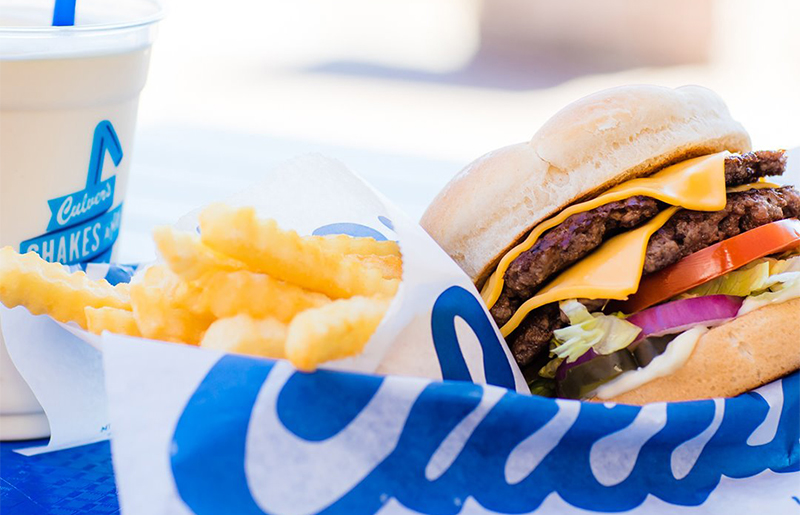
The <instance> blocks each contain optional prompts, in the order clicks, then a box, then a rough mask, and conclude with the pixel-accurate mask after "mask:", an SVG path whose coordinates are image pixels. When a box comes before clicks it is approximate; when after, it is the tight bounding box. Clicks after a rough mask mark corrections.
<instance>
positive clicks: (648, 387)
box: [592, 299, 800, 405]
mask: <svg viewBox="0 0 800 515" xmlns="http://www.w3.org/2000/svg"><path fill="white" fill-rule="evenodd" d="M799 326H800V299H793V300H790V301H787V302H782V303H780V304H771V305H768V306H764V307H763V308H760V309H757V310H755V311H751V312H750V313H748V314H746V315H744V316H741V317H738V318H736V319H734V320H731V321H730V322H728V323H725V324H722V325H721V326H718V327H715V328H714V329H712V330H710V331H709V332H707V333H706V334H704V335H703V336H702V338H700V340H699V341H698V342H697V345H696V346H695V348H694V351H693V352H692V355H691V356H689V360H688V361H687V362H686V364H685V365H684V366H682V367H681V368H680V370H678V371H677V372H675V373H674V374H670V375H668V376H665V377H660V378H658V379H655V380H653V381H650V382H649V383H647V384H644V385H642V386H640V387H639V388H636V389H634V390H631V391H629V392H626V393H623V394H622V395H618V396H617V397H613V398H611V399H604V401H605V402H616V403H620V404H638V405H641V404H647V403H648V402H678V401H691V400H699V399H712V398H715V397H734V396H736V395H739V394H741V393H744V392H747V391H750V390H752V389H754V388H758V387H759V386H761V385H764V384H767V383H769V382H771V381H774V380H776V379H778V378H780V377H783V376H785V375H786V374H788V373H790V372H793V371H795V370H797V369H798V368H800V327H799ZM592 400H593V401H599V400H600V399H596V398H595V399H592Z"/></svg>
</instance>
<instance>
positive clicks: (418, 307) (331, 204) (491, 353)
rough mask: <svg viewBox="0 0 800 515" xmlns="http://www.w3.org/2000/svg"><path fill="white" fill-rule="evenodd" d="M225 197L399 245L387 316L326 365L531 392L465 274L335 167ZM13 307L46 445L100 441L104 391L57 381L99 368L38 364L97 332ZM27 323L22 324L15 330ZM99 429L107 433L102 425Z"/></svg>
mask: <svg viewBox="0 0 800 515" xmlns="http://www.w3.org/2000/svg"><path fill="white" fill-rule="evenodd" d="M227 202H228V203H230V204H233V205H245V206H254V207H256V209H257V211H258V213H259V215H260V216H263V217H265V218H266V217H270V218H275V219H276V220H277V221H278V223H279V224H280V226H281V227H284V228H292V229H294V230H296V231H298V232H299V233H300V234H312V233H313V234H326V233H342V232H344V233H349V234H352V235H371V236H374V237H377V238H379V239H380V238H384V239H390V240H397V241H398V242H399V244H400V247H401V251H402V254H403V281H402V283H401V286H400V288H399V290H398V293H397V295H396V296H395V299H394V300H393V302H392V304H391V306H390V308H389V311H388V312H387V314H386V316H385V318H384V320H383V321H382V323H381V324H380V326H379V327H378V329H377V331H376V332H375V334H374V335H373V337H372V338H371V339H370V341H369V343H368V344H367V346H366V348H365V350H364V352H362V353H361V354H360V355H358V356H356V357H353V358H348V359H344V360H340V361H336V362H331V363H327V364H325V365H324V366H323V368H329V369H335V370H346V371H356V372H364V373H377V374H382V375H383V374H396V375H409V376H417V377H426V378H431V379H442V378H443V377H444V378H448V379H460V380H468V381H473V382H477V383H485V382H488V383H490V384H497V385H501V386H504V387H508V388H511V389H517V390H519V391H522V392H525V391H526V390H527V388H526V385H525V381H524V379H523V378H522V375H521V373H520V371H519V369H518V367H517V366H516V364H515V363H514V360H513V358H512V357H511V355H510V353H509V352H508V349H507V348H506V346H505V343H504V342H503V339H502V337H501V335H500V333H499V331H498V329H497V327H496V326H495V324H494V323H493V322H492V321H491V317H490V316H489V314H488V312H487V310H486V309H485V307H483V305H482V303H481V301H480V297H479V295H478V293H477V291H476V290H475V288H474V286H473V285H472V283H471V282H470V280H469V279H468V278H467V276H466V275H465V274H464V273H463V272H462V271H461V270H460V269H459V268H458V267H457V266H456V264H455V263H453V261H452V260H451V259H450V258H449V257H448V256H447V255H446V254H445V252H444V251H443V250H442V249H441V248H440V247H439V246H438V245H436V243H435V242H434V241H433V240H432V239H431V238H430V237H429V236H428V235H427V234H426V233H425V231H424V230H422V228H421V227H419V225H417V224H416V223H414V222H412V221H411V220H409V219H408V217H407V216H406V215H404V214H403V213H402V212H400V211H399V210H398V209H396V208H395V207H394V206H393V205H392V204H391V203H390V202H388V201H387V200H386V199H385V198H383V197H382V196H381V195H380V194H378V193H377V192H375V191H374V190H373V189H372V188H370V187H369V186H368V185H366V184H365V183H364V182H363V181H362V180H361V179H360V178H358V177H357V176H356V175H354V174H353V173H351V172H350V171H349V170H347V169H346V168H345V167H344V166H343V165H342V164H341V163H339V162H337V161H333V160H330V159H327V158H324V157H321V156H306V157H301V158H297V159H295V160H293V161H290V162H289V163H287V164H285V165H284V166H282V167H281V168H279V169H277V170H274V171H272V172H270V173H269V174H268V175H267V177H266V178H265V180H264V182H263V183H261V184H259V185H256V186H254V187H253V188H249V189H248V190H247V191H245V192H243V193H242V194H240V195H238V196H236V197H234V198H233V199H228V200H227ZM195 215H196V213H191V214H189V215H187V216H186V217H184V218H183V219H182V220H180V221H179V222H178V224H177V225H178V227H180V228H183V229H186V230H195V229H196V227H197V224H196V217H195ZM19 309H20V310H21V311H22V313H20V315H19V316H18V317H16V318H15V320H16V319H19V320H23V322H24V323H22V325H20V324H16V325H14V324H6V323H5V320H3V331H4V332H3V334H4V336H5V339H6V344H7V346H8V347H9V352H10V354H11V356H12V359H13V360H14V362H15V363H16V364H17V366H18V368H19V370H20V373H21V374H22V375H23V377H25V378H26V379H27V380H28V381H29V383H30V384H31V387H32V389H33V391H34V393H35V394H36V395H37V398H39V400H40V402H41V403H42V405H43V407H44V409H45V412H46V413H47V414H48V419H49V422H50V426H51V433H52V442H53V443H56V442H58V445H53V446H51V447H52V448H53V449H55V448H63V446H64V445H65V444H64V443H63V442H66V441H68V442H71V443H72V444H73V445H75V444H80V443H87V442H90V441H96V439H97V438H98V435H97V425H98V424H97V423H96V422H95V421H92V423H91V424H89V423H88V422H87V420H88V419H87V417H86V416H85V414H86V408H84V407H82V403H84V402H85V395H90V396H91V397H92V399H93V400H92V405H93V406H98V410H97V411H96V412H94V413H92V414H91V417H89V418H92V419H95V418H96V419H102V418H103V417H104V416H105V412H104V411H103V409H102V406H103V403H102V402H100V401H99V400H98V397H99V398H102V396H103V395H104V394H103V392H102V388H99V387H98V388H93V389H91V390H92V391H91V392H89V393H86V394H85V395H84V394H83V393H82V394H76V395H72V394H70V393H68V392H65V391H64V388H62V385H64V384H70V381H74V376H75V375H76V374H78V373H80V374H81V375H82V376H84V377H89V378H90V379H91V382H93V383H94V384H96V385H99V384H102V381H103V379H102V368H101V367H99V366H95V367H93V368H92V370H91V371H83V370H81V371H80V372H79V371H78V370H77V369H75V370H72V369H70V368H67V367H57V366H49V367H47V368H46V369H47V370H48V375H47V376H46V379H43V378H42V374H41V373H40V370H42V368H41V367H43V366H44V363H47V362H48V361H52V362H55V363H58V362H64V361H65V360H67V359H70V360H80V359H81V356H83V355H84V354H85V353H89V351H88V350H86V349H85V346H83V345H69V343H66V342H71V343H74V340H75V336H77V337H79V338H81V339H83V340H84V341H85V342H88V343H89V344H91V345H93V346H95V347H97V348H98V349H101V346H100V345H99V338H98V337H96V336H94V335H91V334H88V333H86V332H84V331H81V330H79V329H75V328H70V327H66V326H62V327H63V329H64V330H62V331H60V332H59V331H58V329H57V328H56V327H55V326H54V325H53V324H52V321H50V322H48V321H47V317H31V316H30V314H28V313H26V312H25V311H24V310H22V309H21V308H19ZM25 315H27V317H26V316H25ZM40 319H41V320H40ZM39 324H47V325H48V326H49V327H50V331H49V332H48V336H47V340H48V342H49V343H48V345H56V344H55V343H53V342H54V341H56V340H59V342H58V343H57V348H56V349H53V350H51V349H48V352H42V350H41V348H40V347H39V346H38V345H31V342H30V341H29V338H28V337H27V336H26V335H27V331H29V330H33V329H31V328H30V327H29V326H33V327H38V325H39ZM23 325H24V326H25V327H26V329H25V330H24V331H22V330H18V327H21V326H23ZM70 333H72V334H70ZM60 340H63V341H60ZM97 359H99V357H98V356H95V360H97ZM87 380H88V379H87ZM75 413H81V414H82V415H81V416H75ZM100 427H104V428H106V429H105V430H107V423H103V424H101V426H100ZM105 430H104V431H105ZM81 433H82V434H83V438H81V437H80V435H81ZM103 434H105V433H103ZM63 435H69V436H68V437H65V436H63Z"/></svg>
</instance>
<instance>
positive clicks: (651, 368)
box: [595, 326, 708, 400]
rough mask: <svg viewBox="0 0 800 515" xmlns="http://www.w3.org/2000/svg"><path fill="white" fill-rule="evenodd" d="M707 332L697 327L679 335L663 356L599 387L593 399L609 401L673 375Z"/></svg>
mask: <svg viewBox="0 0 800 515" xmlns="http://www.w3.org/2000/svg"><path fill="white" fill-rule="evenodd" d="M707 332H708V328H706V327H703V326H697V327H693V328H692V329H689V330H688V331H686V332H684V333H681V334H680V335H678V336H677V337H676V338H675V339H674V340H672V341H671V342H670V343H669V345H667V348H666V350H665V351H664V353H663V354H660V355H658V356H656V357H655V358H653V361H651V362H650V363H649V364H648V365H647V366H646V367H644V368H640V369H637V370H629V371H628V372H624V373H623V374H621V375H620V376H618V377H617V378H615V379H612V380H611V381H609V382H607V383H605V384H604V385H601V386H600V387H599V388H598V389H597V391H596V392H595V397H597V398H598V399H601V400H605V399H610V398H612V397H616V396H618V395H622V394H623V393H626V392H629V391H631V390H634V389H636V388H639V387H640V386H642V385H643V384H645V383H649V382H650V381H652V380H654V379H657V378H659V377H663V376H666V375H669V374H672V373H674V372H675V371H676V370H678V369H679V368H681V367H682V366H683V365H685V364H686V361H688V359H689V356H691V355H692V351H694V347H695V345H697V341H698V340H699V339H700V337H701V336H703V335H704V334H705V333H707Z"/></svg>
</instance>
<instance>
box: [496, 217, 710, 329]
mask: <svg viewBox="0 0 800 515" xmlns="http://www.w3.org/2000/svg"><path fill="white" fill-rule="evenodd" d="M723 207H724V205H723ZM678 209H679V208H677V207H671V208H669V209H665V210H664V211H662V212H661V213H659V214H658V216H656V217H655V218H653V219H652V220H650V221H649V222H647V223H646V224H644V225H642V226H641V227H639V228H637V229H634V230H633V231H628V232H626V233H623V234H620V235H619V236H615V237H613V238H611V239H610V240H608V241H607V242H605V243H604V244H603V245H601V246H600V247H599V248H598V249H597V250H595V251H594V252H592V253H591V254H589V255H588V256H586V257H585V258H583V259H582V260H580V261H579V262H577V263H576V264H574V265H572V266H571V267H569V268H568V269H567V270H566V271H564V272H563V273H561V275H559V276H558V277H556V278H555V279H554V280H553V281H552V282H551V283H550V284H548V285H547V286H546V287H545V288H544V289H542V290H541V291H540V292H539V293H538V294H537V295H536V296H535V297H531V298H530V299H528V300H527V301H525V303H524V304H522V306H520V307H519V309H517V311H516V313H514V316H512V317H511V319H510V320H509V321H508V322H507V323H506V325H504V326H503V327H502V328H500V332H501V333H503V336H508V335H509V334H511V333H512V332H513V331H514V329H516V328H517V326H519V324H520V323H521V322H522V321H523V320H525V317H526V316H527V315H528V313H530V312H531V311H533V310H534V309H536V308H538V307H541V306H544V305H545V304H550V303H551V302H558V301H559V300H567V299H578V298H581V299H615V300H624V299H626V298H628V295H630V294H632V293H636V290H638V289H639V280H640V279H641V278H642V269H643V268H644V258H645V253H646V251H647V244H648V243H649V242H650V237H651V236H652V235H653V233H654V232H656V231H657V230H659V229H660V228H661V226H662V225H664V224H665V223H667V220H669V219H670V218H672V215H674V214H675V212H676V211H678Z"/></svg>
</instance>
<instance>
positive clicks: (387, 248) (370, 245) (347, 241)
mask: <svg viewBox="0 0 800 515" xmlns="http://www.w3.org/2000/svg"><path fill="white" fill-rule="evenodd" d="M305 238H306V239H308V240H317V241H318V242H319V245H320V248H322V249H323V250H325V251H326V252H336V253H339V254H362V255H370V256H396V257H398V258H399V257H400V247H399V246H398V245H397V242H396V241H378V240H376V239H375V238H370V237H359V236H348V235H346V234H328V235H325V236H305Z"/></svg>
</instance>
